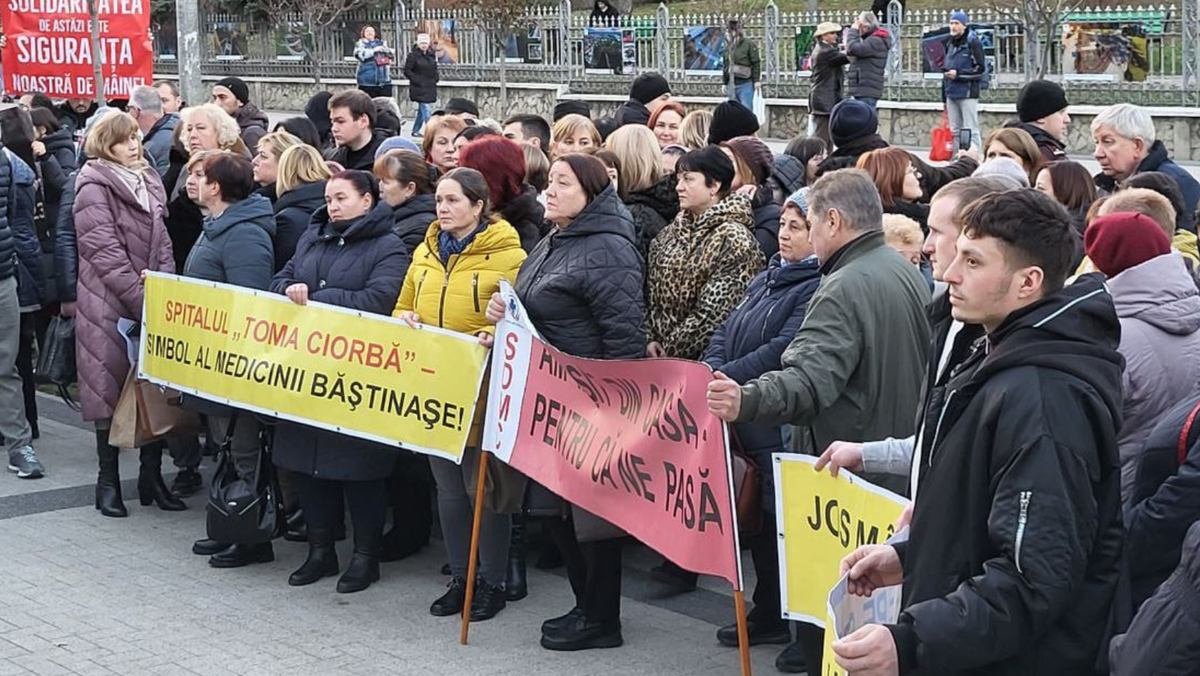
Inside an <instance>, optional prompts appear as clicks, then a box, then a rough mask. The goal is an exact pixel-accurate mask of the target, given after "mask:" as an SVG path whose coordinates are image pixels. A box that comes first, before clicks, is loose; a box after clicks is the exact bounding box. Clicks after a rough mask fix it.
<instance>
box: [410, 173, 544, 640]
mask: <svg viewBox="0 0 1200 676" xmlns="http://www.w3.org/2000/svg"><path fill="white" fill-rule="evenodd" d="M437 217H438V220H436V221H434V222H433V223H432V224H431V225H430V226H429V231H428V232H427V233H426V234H425V241H424V242H422V243H421V244H420V246H418V247H417V250H416V251H415V252H414V253H413V262H412V265H411V266H410V267H409V268H408V274H407V276H405V278H404V287H403V288H402V289H401V291H400V300H399V301H398V302H397V303H396V311H395V312H394V313H393V315H394V316H396V317H399V318H400V319H402V320H404V321H405V322H406V323H408V324H410V325H416V324H418V323H425V324H429V325H432V326H438V327H441V328H444V329H450V330H451V331H458V332H460V333H471V334H476V335H479V334H487V333H491V332H493V331H494V330H495V326H494V325H493V324H492V323H491V322H489V321H488V320H487V318H486V317H485V316H484V312H485V311H486V310H487V305H488V301H489V300H490V299H491V297H492V294H493V293H494V292H496V291H498V290H499V289H500V280H501V279H506V280H508V281H509V282H510V283H513V282H515V281H516V279H517V270H519V269H520V267H521V263H522V262H523V261H524V260H525V251H524V250H523V249H522V248H521V238H520V236H518V235H517V231H516V229H514V228H513V227H512V226H511V225H509V224H508V222H507V221H504V220H499V219H495V218H493V217H492V215H491V210H490V208H489V204H488V184H487V181H486V180H485V179H484V178H483V174H480V173H479V172H478V171H476V170H474V169H465V168H463V169H454V170H452V171H450V172H449V173H447V174H446V175H445V176H443V177H442V178H441V180H440V181H438V185H437ZM485 391H486V388H485ZM476 417H477V418H479V417H480V416H479V414H477V415H476ZM478 453H479V451H478V449H477V448H471V447H468V448H467V452H466V453H465V454H464V456H463V461H462V466H461V467H460V466H458V465H455V464H454V463H452V462H450V461H449V460H443V459H441V458H430V459H429V465H430V468H431V469H432V470H433V478H434V480H435V481H436V482H437V489H438V490H437V495H438V514H439V515H440V520H441V523H442V539H443V541H444V542H445V543H446V556H447V558H448V559H449V560H450V571H451V574H452V577H451V581H450V588H449V590H448V591H447V592H446V593H445V594H444V595H442V597H441V598H439V599H438V600H436V601H434V602H433V605H432V606H430V608H429V612H430V613H432V614H433V615H436V616H438V617H445V616H449V615H458V614H459V613H461V612H462V610H463V604H464V602H465V597H466V577H467V564H468V560H469V557H470V546H471V525H472V520H473V518H474V512H473V510H472V507H471V499H470V494H471V492H472V491H473V490H474V487H475V485H476V484H475V479H474V477H477V476H478V474H477V472H478V458H479V456H478ZM492 464H493V465H494V467H493V468H490V469H489V471H488V478H489V482H488V483H489V484H490V486H489V488H490V489H492V493H493V496H492V499H491V500H489V501H487V502H485V506H486V507H488V509H484V511H483V523H482V524H481V527H480V546H479V560H480V564H481V565H480V571H479V577H480V580H481V582H480V583H479V584H478V585H477V586H476V589H475V596H474V599H473V600H472V603H471V620H472V621H481V620H487V619H490V618H492V617H494V616H495V615H496V613H498V612H500V610H502V609H503V608H504V604H505V589H504V581H505V575H506V573H507V565H508V547H509V537H510V531H511V528H512V520H511V514H512V513H513V512H515V511H516V510H518V509H520V506H521V498H522V497H523V496H524V482H523V478H522V477H520V475H519V474H517V473H516V472H515V471H513V470H511V469H510V468H508V467H506V466H499V465H497V464H496V463H492ZM502 492H503V493H507V494H508V495H509V496H510V497H509V499H507V500H505V499H503V498H501V497H499V496H500V494H501V493H502ZM489 502H490V503H491V504H488V503H489Z"/></svg>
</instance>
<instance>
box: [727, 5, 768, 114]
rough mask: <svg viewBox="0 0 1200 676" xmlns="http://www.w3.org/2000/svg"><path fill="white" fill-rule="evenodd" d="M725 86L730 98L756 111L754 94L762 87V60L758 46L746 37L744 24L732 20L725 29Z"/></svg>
mask: <svg viewBox="0 0 1200 676" xmlns="http://www.w3.org/2000/svg"><path fill="white" fill-rule="evenodd" d="M725 44H726V48H725V73H724V77H725V86H727V87H728V88H729V98H731V99H734V100H736V101H740V102H741V104H742V105H743V106H746V107H747V108H749V109H750V110H754V94H755V93H756V92H757V91H758V90H759V88H760V87H761V86H762V83H761V82H760V80H761V79H762V59H761V58H760V57H759V55H758V45H756V44H754V41H753V40H750V39H748V38H747V37H746V34H745V31H743V29H742V22H740V21H737V20H736V19H734V20H731V21H730V22H729V25H728V26H727V27H726V29H725Z"/></svg>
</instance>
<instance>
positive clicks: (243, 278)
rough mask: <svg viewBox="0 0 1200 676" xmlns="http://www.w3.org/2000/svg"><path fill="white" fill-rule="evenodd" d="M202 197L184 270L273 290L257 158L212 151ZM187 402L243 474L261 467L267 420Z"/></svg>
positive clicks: (250, 557) (255, 559)
mask: <svg viewBox="0 0 1200 676" xmlns="http://www.w3.org/2000/svg"><path fill="white" fill-rule="evenodd" d="M199 168H200V172H201V173H200V176H199V177H198V184H197V186H196V190H197V202H198V203H199V204H200V205H201V206H202V207H203V209H204V212H205V217H204V221H203V225H202V228H203V231H202V232H201V234H200V238H199V239H197V240H196V244H195V246H193V247H192V251H191V253H189V254H188V257H187V261H186V262H185V263H184V265H183V273H182V274H183V275H184V276H185V277H193V278H196V279H203V280H207V281H212V282H221V283H224V284H233V285H235V286H241V287H246V288H248V289H260V290H261V289H266V288H267V286H268V285H269V284H270V281H271V274H272V273H273V272H274V270H275V253H274V245H273V243H272V238H273V237H274V235H275V214H274V212H273V211H272V210H271V202H270V200H268V199H267V198H266V197H263V196H262V195H258V194H254V193H253V192H252V191H253V189H254V168H253V166H252V165H251V164H250V160H248V159H246V158H245V157H242V156H240V155H234V154H232V153H213V154H210V155H207V156H206V157H204V159H203V160H201V161H200V163H199ZM185 405H187V406H188V408H191V409H192V410H195V411H198V412H200V413H204V414H207V422H208V438H209V439H213V440H220V441H224V440H228V441H229V443H230V456H231V458H232V460H233V465H234V469H235V470H236V472H237V475H238V476H239V477H242V478H248V477H253V476H254V474H255V472H256V471H257V466H258V454H259V453H260V452H261V450H260V447H259V436H260V434H261V430H262V424H261V423H260V422H259V421H258V419H257V418H256V417H255V416H254V415H253V414H252V413H249V412H246V411H238V410H235V409H232V408H230V407H228V406H225V405H223V404H217V403H215V402H212V401H208V400H205V399H203V398H201V397H195V396H187V397H185ZM192 551H193V552H194V553H196V554H198V555H203V554H209V555H210V557H211V558H209V565H211V566H213V567H214V568H239V567H242V566H246V565H249V564H252V563H266V562H269V561H274V560H275V553H274V550H273V549H272V547H271V543H270V542H266V543H263V544H253V545H250V544H242V543H232V544H231V543H228V542H219V541H215V540H208V539H203V540H199V541H198V542H196V544H195V545H193V548H192Z"/></svg>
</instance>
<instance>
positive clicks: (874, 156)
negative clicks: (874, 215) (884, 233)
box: [856, 148, 929, 232]
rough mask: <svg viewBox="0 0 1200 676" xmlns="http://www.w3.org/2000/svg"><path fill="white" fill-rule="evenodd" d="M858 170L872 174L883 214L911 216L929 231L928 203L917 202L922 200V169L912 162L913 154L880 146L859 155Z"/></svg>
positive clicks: (924, 230) (923, 230) (922, 228)
mask: <svg viewBox="0 0 1200 676" xmlns="http://www.w3.org/2000/svg"><path fill="white" fill-rule="evenodd" d="M856 166H857V167H858V168H859V169H862V170H863V171H865V172H867V173H868V174H870V175H871V178H872V179H873V180H874V181H875V187H876V188H878V189H879V199H880V201H881V202H883V213H885V214H901V215H903V216H908V217H909V218H911V219H913V220H914V221H916V222H917V223H919V224H920V225H921V231H922V232H929V205H927V204H918V203H917V200H919V199H921V195H922V194H923V193H922V191H921V171H920V169H918V168H917V166H916V165H915V164H913V161H912V156H911V155H909V154H908V151H906V150H903V149H901V148H881V149H879V150H872V151H871V152H869V153H865V154H864V155H862V156H861V157H859V158H858V164H857V165H856Z"/></svg>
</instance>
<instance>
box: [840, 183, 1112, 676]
mask: <svg viewBox="0 0 1200 676" xmlns="http://www.w3.org/2000/svg"><path fill="white" fill-rule="evenodd" d="M964 222H965V229H964V232H963V237H961V238H960V239H959V248H958V256H957V258H956V259H955V261H954V263H953V264H951V265H950V267H949V268H948V269H947V270H946V281H947V282H948V283H949V285H950V298H951V304H952V306H953V313H954V316H955V318H957V319H959V320H961V321H963V322H965V323H972V324H980V325H982V326H983V327H984V329H985V331H987V341H986V344H983V345H977V346H976V349H974V350H973V352H972V354H971V355H970V356H969V357H967V360H966V361H965V362H964V363H963V364H961V365H959V366H958V367H957V368H956V369H955V372H954V373H953V374H952V375H951V379H950V383H949V385H948V386H947V394H946V397H945V399H944V400H943V401H941V402H939V403H938V405H937V406H934V407H931V408H929V409H927V410H926V411H925V412H924V414H925V423H926V424H925V429H926V430H927V431H928V430H933V432H932V433H931V434H929V435H928V437H925V436H923V437H922V439H921V442H922V446H923V449H924V452H923V453H922V455H921V467H920V471H921V483H920V490H919V491H918V493H917V499H916V501H915V503H914V512H913V516H912V522H911V523H912V525H911V532H910V535H909V538H908V541H907V542H904V543H901V544H896V545H867V546H865V547H861V548H859V549H858V550H857V551H855V552H854V553H853V554H851V555H850V556H849V557H847V558H846V559H845V561H843V563H842V568H843V570H848V571H849V575H850V591H851V593H854V594H867V593H869V592H870V591H871V590H873V589H875V588H877V587H879V586H890V585H895V584H900V583H901V582H903V585H904V586H903V599H902V602H901V612H900V617H899V620H898V621H897V622H896V623H895V624H892V625H887V626H880V625H874V624H872V625H867V626H865V627H863V628H861V629H859V630H858V631H856V632H854V633H852V634H850V635H849V636H847V637H844V638H842V639H841V640H840V641H838V642H837V643H835V644H834V647H833V650H834V653H835V655H837V660H838V664H839V665H840V666H841V667H842V668H844V669H846V670H847V671H849V672H851V673H853V672H856V671H859V670H860V669H861V668H862V665H863V664H864V663H865V662H867V661H871V662H874V663H877V664H879V665H881V666H882V667H883V668H884V669H886V670H890V671H892V673H897V672H899V673H908V672H910V671H911V670H914V669H920V670H921V671H922V672H928V673H940V674H974V673H988V674H1013V675H1016V674H1022V675H1033V676H1038V675H1041V674H1046V675H1049V674H1082V673H1091V672H1092V670H1093V668H1094V665H1095V662H1096V658H1097V655H1098V654H1099V650H1100V648H1101V645H1102V643H1103V642H1104V640H1105V635H1106V632H1107V627H1108V620H1109V614H1110V609H1111V606H1112V603H1113V598H1114V591H1115V588H1116V584H1117V578H1118V575H1119V572H1118V567H1119V564H1120V560H1121V530H1122V524H1121V505H1120V478H1119V477H1120V474H1119V469H1118V467H1119V465H1118V463H1119V460H1118V457H1117V443H1116V440H1117V428H1118V427H1119V426H1120V419H1121V417H1120V416H1121V414H1120V409H1121V367H1122V359H1121V356H1120V354H1119V353H1118V352H1117V344H1118V342H1119V340H1120V328H1119V324H1118V322H1117V314H1116V312H1115V310H1114V308H1113V303H1112V299H1111V298H1110V297H1109V295H1108V293H1107V292H1106V290H1105V288H1104V285H1103V282H1102V280H1101V279H1099V278H1098V276H1095V275H1084V276H1082V277H1080V278H1079V279H1078V281H1076V282H1075V283H1074V284H1072V285H1070V286H1067V287H1064V286H1063V284H1064V283H1065V280H1066V278H1067V275H1068V274H1070V273H1071V270H1070V262H1071V259H1072V257H1073V256H1074V254H1075V238H1076V237H1077V236H1076V235H1075V233H1074V231H1073V229H1072V227H1071V225H1070V222H1069V219H1068V216H1067V213H1066V210H1065V209H1063V207H1062V205H1060V204H1058V203H1057V202H1055V201H1054V200H1053V199H1051V198H1050V197H1049V196H1047V195H1044V194H1042V193H1039V192H1037V191H1034V190H1031V189H1021V190H1013V191H1008V192H1004V193H999V194H993V195H989V196H987V197H985V198H983V199H981V200H978V201H976V202H974V203H973V204H972V205H971V206H970V207H968V209H967V211H966V213H965V214H964ZM1020 266H1024V267H1020ZM1014 276H1015V277H1014ZM1017 289H1021V290H1022V291H1021V292H1017ZM931 420H932V421H935V422H933V423H931V422H930V421H931ZM1012 618H1021V619H1020V621H1011V620H1012Z"/></svg>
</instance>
